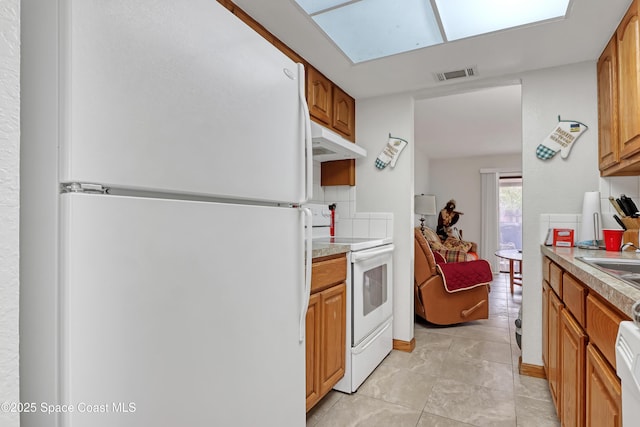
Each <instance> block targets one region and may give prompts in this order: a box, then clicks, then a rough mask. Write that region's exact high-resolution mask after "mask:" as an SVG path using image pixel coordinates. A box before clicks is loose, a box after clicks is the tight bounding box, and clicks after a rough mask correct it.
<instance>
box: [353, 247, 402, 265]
mask: <svg viewBox="0 0 640 427" xmlns="http://www.w3.org/2000/svg"><path fill="white" fill-rule="evenodd" d="M394 248H395V247H394V246H393V245H384V246H381V247H379V248H374V249H369V250H365V251H358V252H351V261H353V262H359V261H364V260H367V259H371V258H373V257H377V256H380V255H384V254H387V253H390V252H393V250H394Z"/></svg>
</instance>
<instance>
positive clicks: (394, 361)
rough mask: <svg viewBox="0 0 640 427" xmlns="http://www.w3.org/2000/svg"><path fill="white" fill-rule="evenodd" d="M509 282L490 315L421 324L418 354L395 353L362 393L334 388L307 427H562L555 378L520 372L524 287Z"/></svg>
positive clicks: (501, 285)
mask: <svg viewBox="0 0 640 427" xmlns="http://www.w3.org/2000/svg"><path fill="white" fill-rule="evenodd" d="M507 280H508V276H507V275H506V274H500V275H497V276H496V277H495V279H494V281H493V282H492V284H491V293H490V294H489V295H490V310H489V311H490V314H489V319H488V320H480V321H474V322H469V323H466V324H463V325H457V326H451V327H436V326H433V325H428V324H426V323H424V322H416V325H415V338H416V348H415V349H414V350H413V352H411V353H405V352H400V351H396V350H393V351H392V352H391V353H390V354H389V355H388V356H387V357H386V359H385V360H384V361H383V362H382V363H381V364H380V366H378V368H377V369H376V370H375V371H374V372H373V373H372V374H371V376H369V378H368V379H367V380H366V381H365V382H364V384H362V386H360V389H358V391H357V392H356V393H354V394H351V395H347V394H344V393H340V392H337V391H331V392H330V393H329V394H328V395H327V396H325V398H324V399H323V400H322V401H321V402H320V403H318V405H316V406H315V407H314V408H313V409H312V410H311V411H309V413H308V414H307V426H308V427H311V426H313V427H328V426H335V427H347V426H363V427H365V426H366V427H374V426H381V427H382V426H384V427H389V426H394V427H395V426H398V427H403V426H407V427H409V426H410V427H432V426H436V427H468V426H491V427H498V426H510V427H516V426H517V427H528V426H532V427H545V426H560V422H559V421H558V419H557V417H556V415H555V410H554V408H553V403H552V402H551V395H550V394H549V388H548V385H547V381H546V380H543V379H538V378H532V377H525V376H520V375H519V374H518V357H519V356H520V349H519V348H518V346H517V344H516V340H515V326H514V320H515V319H516V318H517V317H518V309H519V308H520V303H521V301H522V289H521V288H520V287H516V289H515V293H514V295H513V296H512V295H511V294H510V292H509V286H508V283H507Z"/></svg>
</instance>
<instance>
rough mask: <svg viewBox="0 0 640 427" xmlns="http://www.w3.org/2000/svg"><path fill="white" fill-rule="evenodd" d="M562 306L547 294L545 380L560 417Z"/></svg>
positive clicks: (555, 296)
mask: <svg viewBox="0 0 640 427" xmlns="http://www.w3.org/2000/svg"><path fill="white" fill-rule="evenodd" d="M563 307H564V305H563V304H562V301H561V300H560V298H558V296H557V295H556V294H555V292H553V290H552V291H550V292H549V308H548V312H547V314H548V316H549V318H548V319H547V325H548V328H549V332H548V339H549V343H548V344H547V345H548V348H549V350H548V351H549V359H548V360H547V379H548V380H549V389H550V390H551V398H552V399H553V403H554V404H555V406H556V411H557V412H558V416H560V413H561V412H560V411H561V410H562V406H561V403H562V401H561V400H560V391H561V387H560V378H561V377H560V371H559V370H558V367H559V365H560V336H559V333H560V312H561V311H562V308H563Z"/></svg>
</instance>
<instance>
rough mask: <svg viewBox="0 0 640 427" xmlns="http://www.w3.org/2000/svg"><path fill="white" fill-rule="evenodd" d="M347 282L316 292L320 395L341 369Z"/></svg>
mask: <svg viewBox="0 0 640 427" xmlns="http://www.w3.org/2000/svg"><path fill="white" fill-rule="evenodd" d="M346 307H347V285H346V283H344V282H342V283H341V284H340V285H338V286H334V287H332V288H329V289H327V290H326V291H323V292H321V293H320V310H321V311H320V312H321V315H320V316H321V317H320V318H321V319H322V320H321V322H322V324H321V326H320V360H319V361H320V394H321V395H322V396H324V395H325V394H327V393H328V392H329V390H331V389H332V388H333V386H334V385H335V384H336V383H337V382H338V381H340V379H341V378H342V377H343V376H344V370H345V355H346V353H345V351H346V348H345V339H346V329H345V326H346Z"/></svg>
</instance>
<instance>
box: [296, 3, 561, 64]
mask: <svg viewBox="0 0 640 427" xmlns="http://www.w3.org/2000/svg"><path fill="white" fill-rule="evenodd" d="M295 1H296V2H297V3H298V4H299V5H300V7H302V9H303V10H304V11H305V12H307V14H309V16H311V18H312V19H313V20H314V21H315V22H316V24H317V25H318V26H319V27H320V28H321V29H322V30H323V31H324V32H325V33H326V34H327V35H328V36H329V38H331V40H333V42H334V43H335V44H336V45H337V46H338V47H339V48H340V49H341V50H342V51H343V52H344V54H345V55H346V56H347V57H348V58H349V59H350V60H351V61H352V62H354V63H358V62H363V61H368V60H371V59H376V58H382V57H385V56H389V55H394V54H397V53H402V52H408V51H411V50H415V49H421V48H424V47H428V46H433V45H436V44H441V43H446V42H448V41H453V40H459V39H463V38H467V37H473V36H477V35H481V34H486V33H490V32H494V31H499V30H504V29H507V28H513V27H518V26H522V25H527V24H532V23H536V22H541V21H547V20H550V19H556V18H562V17H564V16H565V15H566V13H567V8H568V6H569V1H570V0H432V1H429V0H403V1H396V0H351V1H345V0H295ZM432 4H434V5H435V7H436V9H435V10H434V9H433V8H432Z"/></svg>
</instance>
